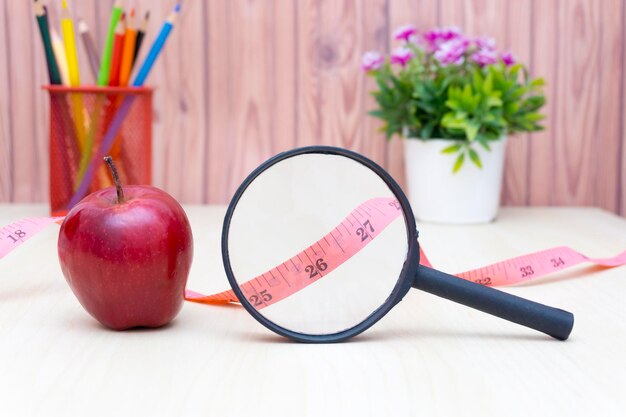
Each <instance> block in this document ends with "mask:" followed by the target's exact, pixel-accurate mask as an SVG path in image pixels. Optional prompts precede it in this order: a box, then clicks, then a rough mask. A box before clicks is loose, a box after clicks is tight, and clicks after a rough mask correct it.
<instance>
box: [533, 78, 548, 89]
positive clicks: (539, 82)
mask: <svg viewBox="0 0 626 417" xmlns="http://www.w3.org/2000/svg"><path fill="white" fill-rule="evenodd" d="M544 85H546V82H545V80H544V79H543V78H535V79H534V80H532V81H531V82H530V86H531V87H533V88H535V87H543V86H544Z"/></svg>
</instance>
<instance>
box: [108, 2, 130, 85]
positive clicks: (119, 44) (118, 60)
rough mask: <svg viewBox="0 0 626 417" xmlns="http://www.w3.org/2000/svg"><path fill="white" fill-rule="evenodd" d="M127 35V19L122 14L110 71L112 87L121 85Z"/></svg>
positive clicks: (117, 28)
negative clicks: (123, 54) (121, 69)
mask: <svg viewBox="0 0 626 417" xmlns="http://www.w3.org/2000/svg"><path fill="white" fill-rule="evenodd" d="M125 33H126V27H125V17H124V15H123V14H122V17H121V18H120V21H119V22H117V27H116V28H115V37H114V39H113V53H112V54H111V70H110V71H109V85H110V86H112V87H115V86H118V85H119V84H120V68H121V66H122V53H123V52H124V51H123V50H124V37H125Z"/></svg>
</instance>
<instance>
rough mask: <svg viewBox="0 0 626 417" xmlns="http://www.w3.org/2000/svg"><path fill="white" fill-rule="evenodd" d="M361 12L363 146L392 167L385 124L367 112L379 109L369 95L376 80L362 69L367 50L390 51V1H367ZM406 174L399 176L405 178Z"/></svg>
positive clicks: (360, 76) (385, 165) (374, 157)
mask: <svg viewBox="0 0 626 417" xmlns="http://www.w3.org/2000/svg"><path fill="white" fill-rule="evenodd" d="M360 12H361V13H360V15H359V16H357V19H359V20H360V21H361V25H362V29H361V30H362V37H361V45H359V46H358V47H357V48H359V51H358V52H356V55H357V56H356V57H355V58H356V61H357V62H356V63H355V68H357V70H358V71H359V73H358V78H359V81H360V82H359V83H358V84H357V85H356V87H357V88H358V89H359V90H360V91H361V93H360V95H361V100H362V104H361V117H360V118H361V123H360V124H359V125H360V129H361V132H360V136H361V143H360V149H361V150H362V152H363V153H365V154H366V155H367V156H369V157H371V158H373V159H374V161H376V162H377V163H378V164H380V165H381V166H383V167H385V168H389V166H388V164H387V142H386V140H385V135H384V134H382V133H381V132H380V131H379V130H380V127H381V125H382V122H381V120H380V119H375V118H374V117H372V116H369V115H368V114H367V112H368V111H370V110H372V109H374V108H376V100H374V97H372V95H371V94H370V91H372V90H374V89H375V84H376V83H375V82H374V80H373V79H372V78H371V77H368V76H366V75H365V73H364V72H363V71H362V70H361V69H360V65H361V57H362V55H363V53H365V52H366V51H372V50H373V51H378V52H380V53H386V52H387V50H388V44H389V42H388V34H389V20H388V2H387V1H386V0H370V1H367V2H365V3H364V7H363V8H361V9H360ZM403 178H404V176H401V177H400V178H399V179H400V180H402V179H403Z"/></svg>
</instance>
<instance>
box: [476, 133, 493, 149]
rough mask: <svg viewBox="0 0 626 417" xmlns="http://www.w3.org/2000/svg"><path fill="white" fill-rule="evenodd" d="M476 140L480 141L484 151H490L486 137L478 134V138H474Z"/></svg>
mask: <svg viewBox="0 0 626 417" xmlns="http://www.w3.org/2000/svg"><path fill="white" fill-rule="evenodd" d="M476 141H477V142H478V143H480V146H482V147H483V148H485V150H486V151H491V147H490V146H489V143H488V142H487V139H486V138H485V137H483V136H478V138H477V139H476Z"/></svg>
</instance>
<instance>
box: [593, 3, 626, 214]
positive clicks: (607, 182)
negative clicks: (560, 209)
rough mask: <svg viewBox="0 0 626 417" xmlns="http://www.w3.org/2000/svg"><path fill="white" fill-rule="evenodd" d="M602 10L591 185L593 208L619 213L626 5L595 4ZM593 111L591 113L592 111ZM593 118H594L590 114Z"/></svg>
mask: <svg viewBox="0 0 626 417" xmlns="http://www.w3.org/2000/svg"><path fill="white" fill-rule="evenodd" d="M591 6H593V7H596V8H598V9H599V10H598V12H599V22H598V28H599V31H600V34H599V41H600V45H599V48H598V72H599V73H598V75H597V80H598V83H599V86H598V89H597V101H596V105H595V106H594V108H593V109H592V110H593V111H594V113H595V117H596V129H594V130H593V131H592V132H589V133H590V136H589V137H588V138H587V140H588V141H589V146H590V148H591V149H592V151H593V152H594V159H593V160H592V161H590V164H591V166H592V169H593V178H590V179H589V181H588V185H587V186H588V187H589V188H591V190H592V197H593V205H594V206H599V207H602V208H604V209H607V210H610V211H613V212H618V211H619V198H620V191H621V186H622V184H621V182H620V174H621V172H620V169H621V166H620V164H621V160H622V156H621V155H620V150H621V144H620V136H621V128H622V121H621V117H622V109H621V106H622V105H623V90H621V88H620V86H621V83H622V74H623V71H624V68H623V55H622V53H623V51H622V48H623V44H624V36H625V33H624V21H623V17H624V1H623V0H608V1H605V2H602V3H600V2H594V3H593V4H592V5H591ZM590 110H591V109H590ZM589 116H591V114H589Z"/></svg>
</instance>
